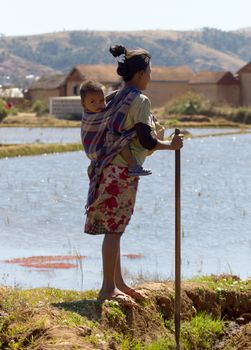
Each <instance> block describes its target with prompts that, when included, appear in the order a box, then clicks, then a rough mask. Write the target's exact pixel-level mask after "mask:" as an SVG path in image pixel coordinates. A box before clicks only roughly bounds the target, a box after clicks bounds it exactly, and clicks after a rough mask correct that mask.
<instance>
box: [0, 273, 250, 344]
mask: <svg viewBox="0 0 251 350" xmlns="http://www.w3.org/2000/svg"><path fill="white" fill-rule="evenodd" d="M139 288H140V289H141V290H143V291H144V293H145V295H146V296H147V299H146V301H144V302H141V303H138V304H137V305H136V306H124V305H121V304H118V303H117V302H114V301H105V302H104V303H103V304H102V303H101V302H99V301H97V300H96V295H97V292H96V291H86V292H76V291H66V290H59V289H53V288H37V289H31V290H22V289H18V288H14V289H12V288H7V287H2V288H0V296H1V298H0V300H1V301H0V323H1V328H0V344H1V349H20V350H23V349H34V350H35V349H36V350H40V349H41V350H47V349H48V350H49V349H50V350H51V349H55V350H56V349H60V350H63V349H67V350H71V349H72V350H73V349H82V350H83V349H113V350H116V349H117V350H127V349H128V350H129V349H130V350H143V349H144V350H164V349H165V350H167V349H170V350H172V349H173V350H174V349H175V341H174V323H173V318H174V283H173V282H171V281H170V282H158V283H157V282H148V283H144V284H142V285H141V286H139ZM250 310H251V280H248V281H240V280H239V279H238V278H237V277H235V276H221V278H219V277H217V276H214V277H210V278H207V277H205V278H201V279H198V280H197V281H190V282H184V283H183V285H182V321H181V343H182V349H183V350H189V349H191V350H192V349H197V350H199V349H201V350H202V349H210V350H213V349H214V350H230V349H232V350H233V349H235V350H245V349H250V344H251V323H250V322H251V313H250Z"/></svg>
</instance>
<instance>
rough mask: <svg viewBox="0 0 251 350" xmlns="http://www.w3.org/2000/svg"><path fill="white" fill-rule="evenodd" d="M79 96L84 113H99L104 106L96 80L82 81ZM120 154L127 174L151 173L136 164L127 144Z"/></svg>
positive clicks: (101, 87) (102, 91)
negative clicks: (124, 162) (126, 168)
mask: <svg viewBox="0 0 251 350" xmlns="http://www.w3.org/2000/svg"><path fill="white" fill-rule="evenodd" d="M110 96H111V95H109V96H108V99H109V97H110ZM80 97H81V105H82V106H83V108H84V110H85V113H89V114H90V117H91V115H92V113H99V112H101V111H103V110H104V109H105V107H106V98H105V95H104V90H103V86H102V85H101V84H99V83H97V82H94V81H86V82H84V83H83V84H82V85H81V87H80ZM120 154H121V156H122V157H123V158H124V160H125V161H126V162H127V164H128V175H129V176H145V175H151V174H152V171H151V170H149V169H145V168H143V167H142V166H141V165H140V164H137V161H136V159H135V158H134V156H133V155H132V152H131V150H130V147H129V145H127V146H125V147H124V148H123V149H122V151H121V152H120Z"/></svg>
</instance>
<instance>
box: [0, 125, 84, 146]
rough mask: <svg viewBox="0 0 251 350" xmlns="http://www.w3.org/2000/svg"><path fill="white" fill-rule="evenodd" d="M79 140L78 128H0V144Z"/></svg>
mask: <svg viewBox="0 0 251 350" xmlns="http://www.w3.org/2000/svg"><path fill="white" fill-rule="evenodd" d="M71 142H80V131H79V128H0V144H1V143H2V144H20V143H71Z"/></svg>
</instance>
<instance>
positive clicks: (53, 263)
mask: <svg viewBox="0 0 251 350" xmlns="http://www.w3.org/2000/svg"><path fill="white" fill-rule="evenodd" d="M86 258H87V257H86V256H83V255H80V256H73V255H59V256H30V257H27V258H15V259H9V260H5V261H4V262H5V263H8V264H17V265H20V266H24V267H32V268H36V269H71V268H74V267H77V266H78V264H77V263H76V262H78V261H79V260H83V259H86ZM67 260H68V261H69V260H74V262H75V263H65V262H62V261H67Z"/></svg>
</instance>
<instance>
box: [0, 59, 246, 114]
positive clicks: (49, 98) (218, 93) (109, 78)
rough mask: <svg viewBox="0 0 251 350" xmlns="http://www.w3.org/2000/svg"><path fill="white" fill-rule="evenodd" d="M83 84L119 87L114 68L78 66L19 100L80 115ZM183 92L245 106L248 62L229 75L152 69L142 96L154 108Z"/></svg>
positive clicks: (39, 82)
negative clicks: (90, 81) (85, 82)
mask: <svg viewBox="0 0 251 350" xmlns="http://www.w3.org/2000/svg"><path fill="white" fill-rule="evenodd" d="M85 80H95V81H99V82H100V83H102V84H103V85H104V87H105V89H106V91H107V92H108V91H111V90H114V89H117V88H118V87H119V86H121V84H122V80H121V79H120V77H119V76H118V75H117V73H116V66H114V65H85V64H79V65H76V66H74V67H73V68H72V69H71V71H70V72H69V73H68V74H66V75H63V74H60V75H54V76H44V77H41V78H39V79H38V80H35V81H34V82H33V84H32V85H31V86H30V88H28V89H27V91H26V92H25V94H24V96H23V98H25V99H28V100H30V101H31V102H35V101H36V100H41V101H44V102H46V103H48V106H50V113H51V114H53V115H56V116H59V117H63V116H64V115H65V114H69V113H70V114H77V113H81V106H80V103H79V88H80V85H81V83H82V82H83V81H85ZM3 91H4V90H2V92H3ZM187 91H193V92H195V93H199V94H203V95H204V96H205V97H206V98H207V99H209V100H210V101H212V102H214V103H215V104H217V105H230V106H236V107H237V106H249V105H251V62H249V63H247V64H246V65H245V66H244V67H242V68H241V69H240V70H239V71H238V72H236V73H232V72H230V71H219V72H214V71H200V72H197V73H195V72H193V71H192V70H191V69H190V68H189V67H186V66H181V67H156V66H155V67H152V74H151V81H150V83H149V85H148V88H147V90H145V92H144V93H145V94H146V95H147V96H148V97H149V98H150V100H151V103H152V107H153V108H156V107H161V106H163V105H164V104H166V103H167V102H168V101H170V100H171V99H173V98H175V97H177V96H179V95H183V94H184V93H186V92H187ZM0 95H1V88H0ZM19 97H20V96H19Z"/></svg>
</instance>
